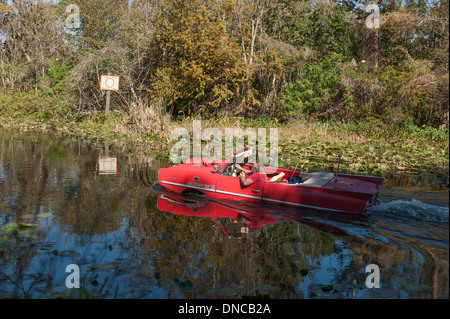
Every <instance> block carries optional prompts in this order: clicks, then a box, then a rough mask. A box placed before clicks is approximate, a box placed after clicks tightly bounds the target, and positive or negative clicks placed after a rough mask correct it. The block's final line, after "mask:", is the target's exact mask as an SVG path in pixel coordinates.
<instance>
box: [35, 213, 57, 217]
mask: <svg viewBox="0 0 450 319" xmlns="http://www.w3.org/2000/svg"><path fill="white" fill-rule="evenodd" d="M50 216H53V214H52V213H42V214H37V215H36V217H39V218H47V217H50Z"/></svg>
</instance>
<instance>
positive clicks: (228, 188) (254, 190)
mask: <svg viewBox="0 0 450 319" xmlns="http://www.w3.org/2000/svg"><path fill="white" fill-rule="evenodd" d="M264 183H265V182H263V181H257V182H255V183H253V184H251V185H250V186H247V187H243V186H241V183H240V181H239V177H233V176H227V175H222V174H219V175H218V176H217V183H216V197H217V198H227V199H237V200H243V199H246V200H252V201H260V200H261V199H262V194H263V189H264Z"/></svg>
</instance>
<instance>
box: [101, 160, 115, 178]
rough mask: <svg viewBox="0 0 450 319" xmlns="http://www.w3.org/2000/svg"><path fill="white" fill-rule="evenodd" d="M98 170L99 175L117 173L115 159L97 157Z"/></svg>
mask: <svg viewBox="0 0 450 319" xmlns="http://www.w3.org/2000/svg"><path fill="white" fill-rule="evenodd" d="M98 168H99V169H98V171H99V174H100V175H109V174H116V173H117V159H116V158H115V157H107V156H100V157H99V158H98Z"/></svg>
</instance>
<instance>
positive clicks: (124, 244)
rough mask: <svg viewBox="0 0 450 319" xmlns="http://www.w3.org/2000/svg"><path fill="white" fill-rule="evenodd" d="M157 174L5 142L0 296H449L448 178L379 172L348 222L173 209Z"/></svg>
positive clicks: (108, 152) (104, 149)
mask: <svg viewBox="0 0 450 319" xmlns="http://www.w3.org/2000/svg"><path fill="white" fill-rule="evenodd" d="M131 153H133V154H131ZM166 165H167V163H166V162H165V161H164V160H157V159H155V157H152V156H143V155H137V152H134V151H133V150H125V151H123V150H122V151H119V150H118V149H114V148H113V147H112V146H107V145H104V144H97V145H94V144H87V143H83V142H82V141H78V140H76V139H55V138H53V137H50V136H46V135H39V134H26V135H25V134H18V133H15V134H13V133H11V132H5V131H3V132H2V131H0V228H1V230H0V298H33V299H39V298H61V297H62V298H66V297H70V298H78V297H84V298H87V297H97V298H118V299H125V298H152V299H153V298H158V299H172V298H173V299H180V298H219V299H220V298H251V297H263V298H273V299H288V298H292V299H303V298H307V299H315V298H333V299H334V298H344V299H350V298H364V299H396V298H402V299H404V298H421V299H422V298H448V297H449V291H448V286H449V278H448V273H449V272H448V271H449V269H448V260H449V258H448V257H449V254H448V219H449V201H448V197H449V196H448V188H447V185H446V182H445V179H446V176H445V174H444V175H427V174H423V176H422V177H421V178H420V183H418V182H417V180H418V179H417V178H416V177H411V176H399V175H387V176H386V178H387V183H386V185H387V187H386V188H383V190H382V192H381V194H380V200H381V203H380V205H379V206H378V208H377V210H375V211H373V212H370V213H367V214H365V215H363V216H355V215H345V214H344V215H343V214H330V213H323V212H319V211H311V210H290V209H284V208H280V207H277V206H268V205H265V206H257V205H253V206H249V205H247V204H246V203H243V202H241V203H236V202H215V201H211V200H209V199H207V198H206V199H205V198H188V199H186V198H180V197H177V195H176V194H171V193H168V192H165V191H164V190H163V189H161V188H159V187H158V186H157V185H156V186H155V184H156V183H157V172H158V169H159V168H161V167H165V166H166ZM69 265H75V266H76V267H78V269H79V271H80V281H81V287H82V288H81V289H69V288H68V287H67V286H66V283H67V280H68V284H69V286H70V284H73V283H74V281H73V280H72V277H71V275H73V274H74V273H72V270H71V269H69V268H67V267H68V266H69ZM369 265H376V267H378V269H379V275H380V276H379V279H380V280H379V284H380V285H379V288H368V286H367V283H366V281H367V280H368V276H369V275H371V274H372V272H371V271H368V272H366V267H367V266H369ZM66 270H67V271H66ZM368 282H369V284H370V283H374V281H370V280H369V281H368Z"/></svg>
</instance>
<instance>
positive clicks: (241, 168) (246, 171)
mask: <svg viewBox="0 0 450 319" xmlns="http://www.w3.org/2000/svg"><path fill="white" fill-rule="evenodd" d="M235 167H236V169H238V170H240V171H241V172H244V173H245V174H247V175H249V174H250V173H251V172H252V171H251V170H249V169H245V168H243V167H242V166H241V165H239V164H236V166H235Z"/></svg>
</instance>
